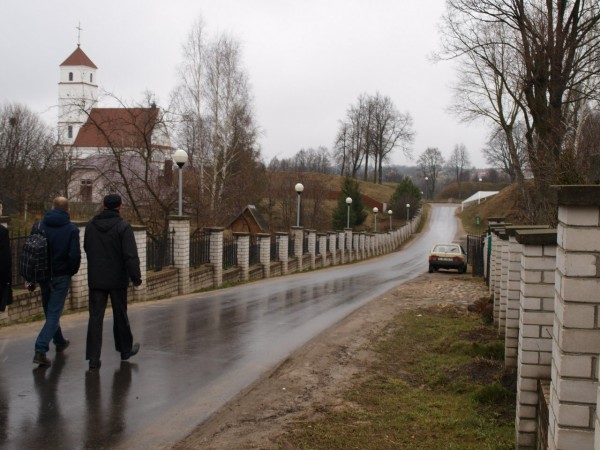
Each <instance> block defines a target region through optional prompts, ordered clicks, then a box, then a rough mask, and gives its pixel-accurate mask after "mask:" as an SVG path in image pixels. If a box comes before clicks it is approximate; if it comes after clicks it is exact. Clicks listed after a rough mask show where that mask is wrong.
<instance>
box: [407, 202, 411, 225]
mask: <svg viewBox="0 0 600 450" xmlns="http://www.w3.org/2000/svg"><path fill="white" fill-rule="evenodd" d="M409 219H410V203H407V204H406V221H407V222H408V221H409Z"/></svg>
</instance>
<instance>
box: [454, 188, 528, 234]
mask: <svg viewBox="0 0 600 450" xmlns="http://www.w3.org/2000/svg"><path fill="white" fill-rule="evenodd" d="M460 217H461V219H462V222H463V226H464V228H465V230H466V231H467V232H470V233H480V232H483V231H484V230H485V229H487V227H488V220H487V219H488V218H489V217H504V218H505V219H506V222H510V223H514V224H525V223H526V220H525V217H524V215H523V207H522V205H521V197H520V194H519V188H518V186H517V184H511V185H510V186H507V187H505V188H504V189H502V190H501V191H500V192H498V194H496V195H494V196H493V197H489V198H488V199H485V200H484V201H482V202H481V203H480V204H474V205H472V206H469V207H467V208H465V210H464V211H463V212H462V213H461V214H460ZM477 217H479V218H480V222H481V223H480V225H479V226H478V225H477V223H476V222H477V220H476V218H477Z"/></svg>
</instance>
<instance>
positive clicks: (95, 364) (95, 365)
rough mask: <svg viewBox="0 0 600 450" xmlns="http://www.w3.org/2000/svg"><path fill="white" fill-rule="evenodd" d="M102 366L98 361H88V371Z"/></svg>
mask: <svg viewBox="0 0 600 450" xmlns="http://www.w3.org/2000/svg"><path fill="white" fill-rule="evenodd" d="M101 365H102V361H100V360H99V359H90V370H94V369H99V368H100V366H101Z"/></svg>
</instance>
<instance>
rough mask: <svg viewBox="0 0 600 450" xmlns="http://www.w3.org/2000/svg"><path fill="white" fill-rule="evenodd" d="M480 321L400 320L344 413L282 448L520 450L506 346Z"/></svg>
mask: <svg viewBox="0 0 600 450" xmlns="http://www.w3.org/2000/svg"><path fill="white" fill-rule="evenodd" d="M483 326H484V325H482V321H481V319H480V318H479V317H478V316H475V315H470V314H468V313H458V314H457V312H456V311H444V310H443V309H441V310H433V309H427V310H423V311H419V312H418V313H415V312H414V311H413V312H407V313H403V314H401V315H400V316H398V317H397V318H396V319H395V320H394V321H393V323H392V324H390V325H389V326H388V328H387V329H386V330H384V331H383V332H382V336H386V337H385V338H384V339H383V340H382V341H381V342H378V343H377V344H376V348H375V350H376V351H377V352H378V354H379V357H378V358H377V361H376V362H374V363H373V364H372V365H371V367H369V369H368V373H369V375H368V377H367V379H366V380H365V381H363V382H360V383H357V384H356V385H355V386H354V387H353V388H352V389H350V390H349V391H347V392H346V394H345V401H346V403H345V406H344V407H337V408H336V409H335V410H328V411H326V412H325V413H324V414H323V416H322V418H321V419H319V420H316V421H312V422H308V423H304V424H300V425H299V424H295V425H293V426H290V427H289V428H288V430H287V434H286V435H285V436H283V437H282V439H281V441H280V443H279V444H280V445H281V448H297V449H354V448H356V449H361V450H375V449H378V450H379V449H442V448H443V449H509V448H514V407H515V399H514V395H513V393H512V392H511V390H510V389H509V388H508V387H506V386H504V385H503V383H504V379H505V378H506V377H505V376H503V375H504V371H503V366H502V363H501V361H498V359H497V358H498V357H500V355H501V353H503V350H502V352H500V351H499V349H500V348H502V349H503V344H502V342H501V340H500V339H498V338H497V336H496V335H495V334H494V333H493V332H485V330H482V327H483Z"/></svg>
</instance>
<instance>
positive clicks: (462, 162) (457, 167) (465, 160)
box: [448, 143, 471, 198]
mask: <svg viewBox="0 0 600 450" xmlns="http://www.w3.org/2000/svg"><path fill="white" fill-rule="evenodd" d="M470 165H471V161H470V159H469V153H468V152H467V147H465V144H463V143H460V144H456V145H455V146H454V149H453V150H452V154H451V155H450V158H449V159H448V169H449V170H451V171H452V173H454V177H455V180H456V184H457V185H458V197H459V198H462V194H461V183H462V180H463V176H464V174H465V170H467V169H468V167H469V166H470Z"/></svg>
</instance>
